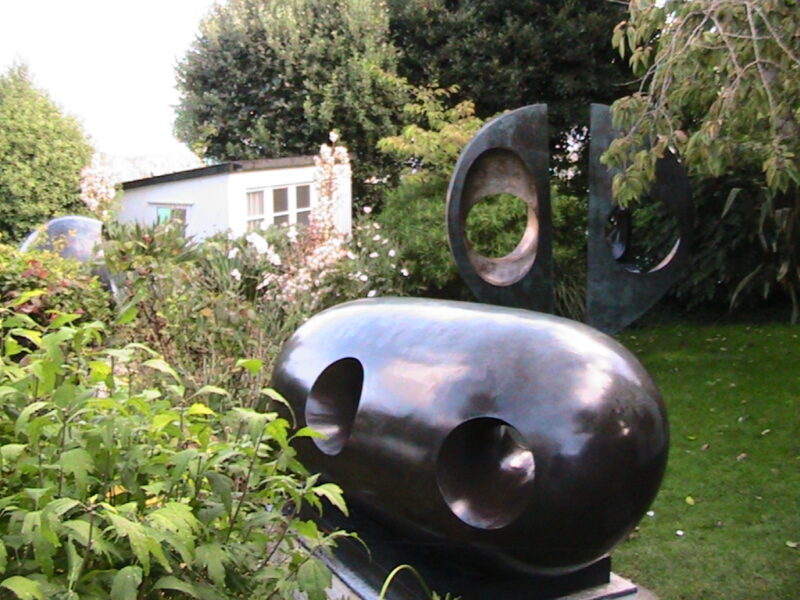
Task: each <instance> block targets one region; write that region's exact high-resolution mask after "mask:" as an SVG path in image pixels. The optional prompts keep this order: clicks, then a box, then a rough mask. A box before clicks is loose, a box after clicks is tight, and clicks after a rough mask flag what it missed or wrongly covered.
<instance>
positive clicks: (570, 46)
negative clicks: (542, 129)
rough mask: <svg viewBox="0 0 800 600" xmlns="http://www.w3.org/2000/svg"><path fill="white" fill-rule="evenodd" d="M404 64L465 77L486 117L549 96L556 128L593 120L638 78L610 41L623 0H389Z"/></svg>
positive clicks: (414, 72) (412, 77)
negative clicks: (595, 111) (592, 114)
mask: <svg viewBox="0 0 800 600" xmlns="http://www.w3.org/2000/svg"><path fill="white" fill-rule="evenodd" d="M389 7H390V15H391V16H390V27H391V30H392V38H393V40H394V42H395V44H396V45H397V47H398V48H399V49H400V50H401V53H402V59H401V61H400V74H401V75H403V76H405V77H407V78H408V79H409V81H410V82H411V83H413V84H421V83H427V82H430V81H432V80H438V82H439V84H440V85H442V86H444V87H447V86H450V85H453V84H458V85H459V86H460V88H461V94H462V96H463V97H465V98H469V99H471V100H473V101H474V102H475V107H476V111H477V115H478V116H479V117H481V118H486V117H489V116H492V115H494V114H496V113H499V112H501V111H504V110H509V109H513V108H518V107H520V106H524V105H526V104H532V103H536V102H546V103H548V104H549V105H550V122H551V126H552V127H553V128H554V129H566V128H568V127H569V126H570V125H572V124H573V123H575V122H576V119H580V120H581V121H586V120H588V116H587V115H588V112H589V108H588V105H589V103H590V102H605V103H610V102H611V101H612V100H614V99H616V98H618V97H619V96H621V95H623V94H624V92H625V91H626V88H625V87H623V84H624V83H625V82H627V81H630V80H631V75H630V73H629V71H628V70H627V67H626V65H625V63H624V61H622V60H620V58H619V56H618V55H617V54H616V52H615V51H614V49H613V48H612V46H611V34H612V33H613V30H614V26H615V25H616V24H617V23H618V22H619V21H620V20H622V19H623V18H624V15H625V10H624V7H623V6H621V5H619V4H614V3H610V2H607V1H606V0H492V1H491V2H486V1H482V0H463V1H454V0H390V2H389Z"/></svg>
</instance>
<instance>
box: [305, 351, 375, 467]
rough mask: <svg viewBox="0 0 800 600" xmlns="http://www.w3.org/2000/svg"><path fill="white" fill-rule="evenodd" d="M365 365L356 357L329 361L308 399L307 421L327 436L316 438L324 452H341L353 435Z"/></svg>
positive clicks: (307, 423)
mask: <svg viewBox="0 0 800 600" xmlns="http://www.w3.org/2000/svg"><path fill="white" fill-rule="evenodd" d="M363 386H364V367H363V366H361V362H359V361H358V360H356V359H355V358H343V359H341V360H337V361H336V362H335V363H333V364H331V365H329V366H328V367H326V368H325V370H324V371H322V373H321V374H320V376H319V377H317V380H316V381H315V382H314V385H312V386H311V391H310V392H309V394H308V398H307V399H306V412H305V417H306V425H308V426H309V427H311V428H312V429H314V430H316V431H318V432H320V433H321V434H323V435H324V436H325V437H324V438H313V440H314V444H316V446H317V448H319V449H320V451H321V452H323V453H325V454H328V455H330V456H334V455H336V454H339V452H341V451H342V448H344V445H345V444H346V443H347V440H348V439H349V438H350V433H351V432H352V429H353V421H355V419H356V412H358V404H359V402H360V401H361V389H362V388H363Z"/></svg>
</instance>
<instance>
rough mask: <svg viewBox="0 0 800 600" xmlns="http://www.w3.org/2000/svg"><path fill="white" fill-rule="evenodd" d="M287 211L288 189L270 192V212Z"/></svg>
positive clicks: (277, 189)
mask: <svg viewBox="0 0 800 600" xmlns="http://www.w3.org/2000/svg"><path fill="white" fill-rule="evenodd" d="M287 210H289V188H276V189H274V190H272V212H273V213H282V212H286V211H287Z"/></svg>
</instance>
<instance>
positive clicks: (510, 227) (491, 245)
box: [467, 194, 528, 259]
mask: <svg viewBox="0 0 800 600" xmlns="http://www.w3.org/2000/svg"><path fill="white" fill-rule="evenodd" d="M527 227H528V205H527V203H526V202H525V201H524V200H523V199H522V198H520V197H519V196H516V195H514V194H490V195H489V196H484V197H483V198H481V199H480V200H479V201H478V202H477V203H476V204H474V205H473V206H472V208H470V210H469V213H468V214H467V239H468V240H469V243H470V245H471V246H472V249H473V250H475V252H477V253H478V254H481V255H482V256H485V257H487V258H494V259H497V258H503V257H504V256H508V255H510V254H511V253H512V252H514V250H516V249H517V247H518V246H519V245H520V243H521V242H522V239H523V237H524V236H525V230H526V229H527Z"/></svg>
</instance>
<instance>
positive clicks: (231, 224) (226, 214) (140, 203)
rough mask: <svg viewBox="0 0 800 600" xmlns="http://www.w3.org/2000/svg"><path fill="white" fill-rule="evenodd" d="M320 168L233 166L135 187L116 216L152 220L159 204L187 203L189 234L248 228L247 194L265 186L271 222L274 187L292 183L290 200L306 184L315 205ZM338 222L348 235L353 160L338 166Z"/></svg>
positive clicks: (129, 220)
mask: <svg viewBox="0 0 800 600" xmlns="http://www.w3.org/2000/svg"><path fill="white" fill-rule="evenodd" d="M315 172H316V167H314V165H303V166H294V167H280V168H267V169H253V170H242V171H232V172H226V173H222V174H217V175H204V176H199V177H192V178H187V179H181V180H178V181H166V182H159V183H155V182H154V183H152V184H149V185H142V186H140V187H134V188H132V189H128V190H126V191H125V192H124V195H123V197H122V205H121V209H120V212H119V214H118V216H117V219H118V220H119V221H120V222H121V223H132V222H138V223H141V224H144V225H152V224H154V223H155V222H156V221H157V209H158V207H160V206H174V207H182V208H186V233H187V235H191V236H193V237H195V238H197V239H203V238H205V237H208V236H210V235H213V234H215V233H218V232H223V231H230V232H231V233H232V234H233V235H237V236H239V235H243V234H245V233H246V232H247V223H248V215H247V193H248V192H250V191H257V190H264V192H265V194H264V208H265V218H266V222H267V223H269V222H271V210H272V190H273V189H274V188H280V187H287V188H289V197H290V204H291V201H292V200H293V198H294V193H295V188H296V186H300V185H308V186H309V188H310V193H311V206H312V207H313V206H316V204H317V202H318V201H319V190H318V188H317V185H316V183H315V181H314V176H315ZM336 176H337V183H336V198H335V207H334V225H335V227H336V229H337V230H338V231H339V232H342V233H346V234H349V233H350V232H351V227H352V217H351V212H352V191H351V189H352V188H351V185H352V184H351V177H350V169H349V165H347V168H346V169H341V170H339V171H337V173H336Z"/></svg>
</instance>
